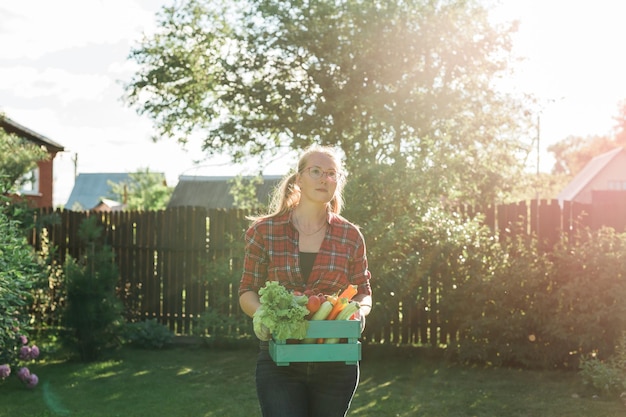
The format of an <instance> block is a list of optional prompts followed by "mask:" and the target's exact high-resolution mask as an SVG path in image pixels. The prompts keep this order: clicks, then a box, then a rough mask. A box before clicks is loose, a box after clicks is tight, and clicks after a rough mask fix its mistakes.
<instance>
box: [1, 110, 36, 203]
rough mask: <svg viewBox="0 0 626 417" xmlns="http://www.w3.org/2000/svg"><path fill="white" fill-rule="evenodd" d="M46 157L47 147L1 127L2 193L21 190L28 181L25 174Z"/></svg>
mask: <svg viewBox="0 0 626 417" xmlns="http://www.w3.org/2000/svg"><path fill="white" fill-rule="evenodd" d="M0 117H2V115H0ZM46 158H48V153H47V152H46V150H45V149H43V148H40V147H38V146H37V145H35V144H33V143H28V142H26V141H25V140H24V139H22V138H20V137H18V136H17V135H15V134H13V133H7V132H6V131H5V130H4V129H2V128H0V193H1V194H8V193H11V192H15V191H17V190H19V188H20V186H21V185H23V184H24V183H25V182H26V181H27V178H26V177H25V175H26V174H27V173H28V172H29V171H31V170H32V169H34V168H36V167H37V162H39V161H42V160H45V159H46Z"/></svg>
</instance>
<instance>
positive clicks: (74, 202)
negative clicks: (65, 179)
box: [65, 172, 130, 211]
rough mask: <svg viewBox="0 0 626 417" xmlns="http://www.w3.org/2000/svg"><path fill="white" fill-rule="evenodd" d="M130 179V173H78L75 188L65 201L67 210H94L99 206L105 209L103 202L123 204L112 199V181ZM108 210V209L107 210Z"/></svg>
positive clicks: (100, 208)
mask: <svg viewBox="0 0 626 417" xmlns="http://www.w3.org/2000/svg"><path fill="white" fill-rule="evenodd" d="M126 181H130V174H128V173H118V172H106V173H89V174H78V176H77V177H76V181H75V182H74V188H72V192H71V194H70V196H69V197H68V199H67V202H66V203H65V209H66V210H74V211H81V210H92V209H95V208H96V207H98V209H99V210H103V209H104V207H103V202H107V203H108V204H106V203H105V205H106V206H109V207H110V206H111V205H115V206H116V207H117V206H118V205H119V204H121V203H119V202H113V200H111V197H112V190H111V183H114V184H119V183H121V182H126ZM106 211H108V210H106Z"/></svg>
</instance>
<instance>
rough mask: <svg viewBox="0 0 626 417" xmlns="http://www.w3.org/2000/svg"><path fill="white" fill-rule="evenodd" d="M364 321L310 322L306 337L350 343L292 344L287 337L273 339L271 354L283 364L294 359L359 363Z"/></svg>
mask: <svg viewBox="0 0 626 417" xmlns="http://www.w3.org/2000/svg"><path fill="white" fill-rule="evenodd" d="M360 336H361V322H360V321H359V320H338V321H337V320H319V321H311V322H309V328H308V330H307V334H306V337H307V338H310V339H315V340H317V339H318V338H324V339H326V338H341V339H347V343H331V344H326V343H303V342H302V341H298V343H296V344H288V343H287V341H286V340H273V339H272V340H270V343H269V351H270V356H271V357H272V359H273V360H274V362H276V364H277V365H279V366H286V365H289V364H290V363H291V362H345V363H346V364H347V365H355V364H356V363H357V362H358V361H360V360H361V342H359V337H360Z"/></svg>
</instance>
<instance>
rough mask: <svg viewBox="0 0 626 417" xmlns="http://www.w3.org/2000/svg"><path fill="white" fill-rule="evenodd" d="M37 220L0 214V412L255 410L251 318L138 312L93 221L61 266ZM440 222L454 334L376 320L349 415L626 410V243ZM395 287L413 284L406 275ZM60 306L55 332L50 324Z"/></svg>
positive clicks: (434, 262)
mask: <svg viewBox="0 0 626 417" xmlns="http://www.w3.org/2000/svg"><path fill="white" fill-rule="evenodd" d="M27 218H28V216H27V215H26V214H25V212H23V211H20V208H19V207H18V206H6V207H5V209H3V211H2V213H0V220H1V221H0V225H1V227H2V230H1V233H0V236H1V239H2V242H1V245H0V247H2V251H1V252H0V262H1V263H2V266H3V267H2V273H0V280H1V281H2V282H1V284H2V286H1V287H2V289H3V291H2V292H1V293H0V305H1V306H2V308H3V310H4V311H5V312H6V313H5V314H2V318H1V320H2V326H1V329H0V330H1V331H2V333H1V334H0V336H1V342H2V353H1V355H0V358H1V361H0V362H1V363H0V372H1V374H0V375H1V377H0V390H1V391H2V392H3V397H4V399H3V411H2V412H0V415H7V416H8V415H11V416H20V415H24V416H56V415H73V416H115V415H120V416H121V415H124V416H153V415H204V416H223V415H228V416H235V417H236V416H253V415H258V408H257V403H256V396H255V391H254V377H253V375H254V362H255V356H256V350H255V342H254V340H255V339H254V337H253V335H252V332H251V328H250V326H244V327H243V328H240V329H239V331H238V332H236V334H229V333H228V332H224V331H223V329H222V330H220V331H216V332H212V331H211V329H214V328H215V324H216V323H217V322H221V323H228V320H226V319H225V318H224V317H216V316H215V314H216V313H215V311H212V312H211V313H210V314H208V315H207V316H205V317H204V323H205V326H206V329H205V330H206V331H205V333H204V335H203V336H199V337H195V338H186V337H181V336H176V335H175V334H174V333H173V332H172V331H171V330H170V329H169V328H168V327H167V326H164V325H162V324H161V323H159V322H158V321H157V320H137V319H134V320H130V319H128V318H127V317H128V312H127V306H125V305H124V300H125V299H124V298H123V297H119V294H120V292H119V288H118V286H119V283H118V280H119V274H118V271H117V268H116V263H115V262H114V256H113V252H112V251H111V250H109V249H108V248H107V246H106V245H102V244H101V242H102V239H100V236H101V233H102V230H101V228H100V227H99V226H98V225H97V224H96V222H95V221H93V220H91V221H90V220H87V221H84V222H83V224H81V227H80V233H79V234H80V236H81V238H82V239H84V240H85V242H88V243H86V245H85V247H86V248H89V250H87V251H85V253H84V255H83V256H82V257H81V258H79V259H73V258H71V257H70V258H69V259H67V260H66V262H65V263H64V264H63V265H58V264H55V263H54V262H51V261H50V260H51V259H53V258H54V256H53V255H54V249H53V248H47V249H45V250H42V251H40V252H35V251H33V248H32V246H31V245H29V244H28V243H27V240H26V239H25V238H24V235H25V233H24V232H25V225H26V223H27V221H26V220H24V219H27ZM435 218H436V220H435ZM430 219H431V220H428V218H423V219H422V220H423V223H422V225H421V226H417V225H414V227H416V228H417V229H419V227H424V228H428V229H429V230H430V232H428V233H425V234H424V235H423V236H428V238H429V239H431V241H430V242H422V244H421V246H420V245H418V244H417V243H414V247H415V248H418V249H419V248H422V250H423V256H422V258H421V259H422V260H429V262H430V264H429V265H430V267H431V268H430V273H431V274H433V271H438V272H437V273H439V274H440V275H441V276H445V277H447V279H448V280H450V281H443V282H442V283H441V285H439V286H438V287H439V288H442V289H443V288H446V287H447V288H450V290H448V291H447V292H444V291H442V292H441V297H440V298H439V305H440V308H442V310H444V311H443V312H442V313H441V317H442V319H441V320H442V323H443V324H446V325H447V326H448V328H449V329H450V328H456V329H457V332H456V333H455V334H456V336H455V337H454V338H453V339H447V340H446V342H447V343H446V344H443V343H442V344H438V345H436V346H433V345H432V344H431V343H428V344H419V343H406V342H405V343H385V340H384V339H380V338H379V337H377V336H376V335H375V334H372V333H370V334H368V333H367V328H366V332H365V333H364V340H363V360H362V363H361V371H362V373H361V385H360V388H359V390H358V391H357V394H356V397H355V399H354V403H353V405H352V408H351V409H352V413H353V415H359V416H375V415H376V416H381V415H383V416H407V417H408V416H420V415H423V416H427V415H428V416H430V415H445V416H494V415H507V416H570V415H571V416H574V415H586V416H587V415H588V416H617V415H622V414H623V412H624V407H625V406H626V404H624V394H623V392H624V391H625V390H626V386H625V381H626V378H625V375H626V365H625V364H626V341H625V339H624V336H623V329H624V317H626V316H625V315H624V306H623V303H621V302H620V300H621V299H623V295H624V278H623V277H624V276H625V275H624V271H626V262H625V259H624V255H623V254H624V253H626V237H625V236H624V235H622V234H618V233H615V232H614V231H612V230H610V229H601V230H599V231H596V232H589V234H588V235H587V236H580V237H579V240H578V241H577V243H573V242H572V243H570V244H568V245H566V244H565V243H562V244H561V246H558V247H557V248H556V249H555V250H554V251H552V252H551V253H550V254H549V255H547V254H541V253H538V252H537V251H536V250H534V249H532V247H533V245H529V244H528V242H525V241H524V240H523V239H516V240H512V241H509V242H508V243H507V244H506V245H503V244H497V243H496V242H495V241H493V239H492V238H490V237H489V233H488V232H487V231H485V230H484V229H482V228H480V227H478V226H477V225H476V224H475V223H473V222H471V221H469V222H468V221H465V220H463V221H461V219H456V220H454V216H452V217H450V218H447V217H446V218H445V219H444V218H442V217H439V216H435V217H433V216H432V214H431V217H430ZM429 221H431V222H432V221H434V222H435V223H436V224H437V227H438V230H439V233H438V234H434V233H433V232H432V230H433V229H432V228H430V227H429ZM462 225H463V226H462ZM430 226H432V225H430ZM31 227H32V225H31ZM28 230H30V229H28ZM455 231H456V232H455ZM444 236H447V238H445V241H444ZM461 237H462V239H461ZM396 238H397V241H398V242H401V239H400V238H399V237H398V236H396ZM433 239H439V243H438V244H436V245H435V244H433V242H432V240H433ZM442 242H443V243H446V244H445V245H444V244H442ZM407 244H408V243H407ZM43 247H44V248H45V247H46V246H45V245H43ZM427 247H431V248H435V247H436V248H437V251H438V253H439V255H440V256H439V257H433V256H432V253H429V252H427V251H426V248H427ZM472 248H473V249H472ZM459 251H460V252H459ZM407 253H408V251H407ZM459 253H462V254H463V256H460V255H459ZM442 255H445V256H442ZM377 256H379V255H378V254H377V251H376V250H372V259H376V257H377ZM461 258H464V259H463V261H459V259H461ZM479 258H480V259H482V260H483V261H481V262H479V261H478V259H479ZM485 259H486V260H489V262H484V260H485ZM451 260H455V261H454V262H453V261H451ZM496 260H497V261H496ZM381 264H382V262H381ZM384 265H395V267H396V268H399V266H401V263H400V262H394V263H389V262H387V263H386V264H384ZM421 266H422V267H423V266H424V264H421ZM435 266H437V267H436V268H435ZM469 268H471V272H470V271H469ZM400 270H401V268H399V269H390V271H391V272H393V274H394V275H395V276H399V274H398V271H400ZM383 271H384V269H381V272H383ZM224 274H225V276H230V275H229V273H227V272H224ZM235 275H236V274H235ZM463 277H465V278H463ZM462 278H463V279H462ZM212 279H215V277H213V278H212ZM228 279H232V277H230V278H228ZM389 283H393V284H394V285H396V286H397V289H396V288H394V290H395V291H397V292H401V291H402V290H403V289H402V287H401V285H402V284H403V283H404V285H407V286H409V285H410V279H409V278H408V277H406V278H405V279H404V281H402V280H396V281H388V282H387V285H389ZM376 285H377V286H378V287H376V288H375V289H374V291H376V292H377V294H379V297H378V300H379V301H378V304H377V305H376V306H375V308H376V309H377V310H376V315H375V314H373V315H372V321H371V322H370V324H369V327H370V330H371V329H372V328H374V329H375V328H376V320H380V319H376V317H377V315H378V317H385V316H388V315H389V309H388V308H387V307H385V299H386V298H388V297H392V296H393V294H392V291H389V290H388V289H385V288H382V287H380V285H381V283H380V282H379V283H377V284H376ZM51 289H54V291H52V290H51ZM53 292H54V294H52V293H53ZM468 299H471V302H469V301H467V300H468ZM388 300H389V303H387V304H388V305H393V304H392V302H391V301H393V300H392V299H391V298H388ZM555 300H557V301H558V302H555ZM444 301H445V302H444ZM449 306H454V308H451V307H449ZM477 306H478V307H477ZM443 307H446V308H443ZM52 310H58V311H55V315H57V316H58V317H60V320H59V324H58V325H55V326H50V325H47V324H46V321H45V320H42V318H43V317H49V316H50V314H51V313H50V311H52ZM44 311H45V312H46V313H44ZM248 324H249V323H248ZM448 334H450V332H448ZM190 339H191V340H192V341H193V343H189V342H188V341H189V340H190ZM341 365H342V364H341V363H339V364H338V366H341Z"/></svg>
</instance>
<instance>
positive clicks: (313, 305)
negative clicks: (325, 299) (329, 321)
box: [306, 295, 321, 314]
mask: <svg viewBox="0 0 626 417" xmlns="http://www.w3.org/2000/svg"><path fill="white" fill-rule="evenodd" d="M320 305H321V303H320V299H319V297H318V296H317V295H312V296H310V297H309V301H308V302H307V303H306V308H307V309H308V310H309V313H311V314H313V313H315V312H316V311H317V310H319V309H320Z"/></svg>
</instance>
